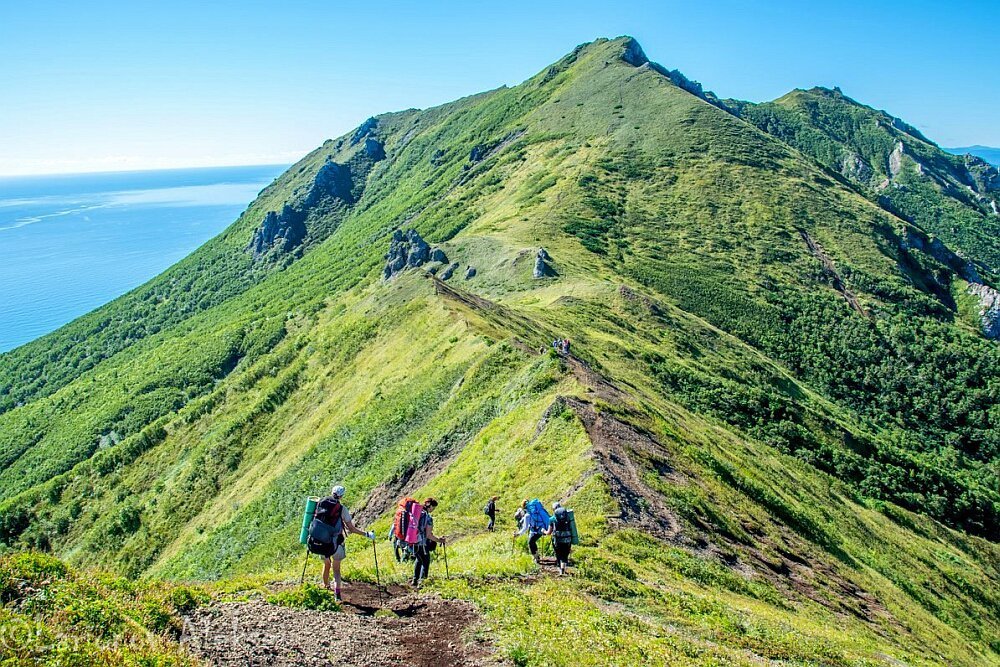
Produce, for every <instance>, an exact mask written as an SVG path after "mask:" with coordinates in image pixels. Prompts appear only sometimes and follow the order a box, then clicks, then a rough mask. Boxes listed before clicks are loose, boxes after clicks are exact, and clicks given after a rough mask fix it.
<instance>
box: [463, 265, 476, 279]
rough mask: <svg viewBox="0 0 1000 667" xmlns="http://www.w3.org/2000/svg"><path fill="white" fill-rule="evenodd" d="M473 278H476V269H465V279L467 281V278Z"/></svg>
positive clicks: (468, 267)
mask: <svg viewBox="0 0 1000 667" xmlns="http://www.w3.org/2000/svg"><path fill="white" fill-rule="evenodd" d="M475 277H476V267H474V266H467V267H465V279H466V280H468V279H469V278H475Z"/></svg>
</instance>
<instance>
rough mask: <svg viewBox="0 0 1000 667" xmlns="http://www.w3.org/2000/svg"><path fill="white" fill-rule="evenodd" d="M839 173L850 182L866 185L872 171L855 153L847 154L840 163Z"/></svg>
mask: <svg viewBox="0 0 1000 667" xmlns="http://www.w3.org/2000/svg"><path fill="white" fill-rule="evenodd" d="M840 173H842V174H843V175H844V176H846V177H847V178H849V179H850V180H852V181H858V182H860V183H868V181H870V180H871V178H872V175H873V174H874V171H873V170H872V168H871V167H870V166H869V165H868V163H867V162H865V161H864V159H863V158H862V157H861V156H860V155H858V154H857V153H848V154H847V155H845V156H844V159H843V160H841V163H840Z"/></svg>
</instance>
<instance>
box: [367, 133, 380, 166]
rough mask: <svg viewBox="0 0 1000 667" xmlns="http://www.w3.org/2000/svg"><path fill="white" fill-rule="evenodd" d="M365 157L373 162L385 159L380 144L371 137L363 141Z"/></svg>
mask: <svg viewBox="0 0 1000 667" xmlns="http://www.w3.org/2000/svg"><path fill="white" fill-rule="evenodd" d="M364 151H365V155H367V156H368V157H370V158H371V159H372V160H374V161H375V162H378V161H379V160H382V159H385V147H384V146H382V142H380V141H378V140H377V139H373V138H372V137H367V138H366V139H365V148H364Z"/></svg>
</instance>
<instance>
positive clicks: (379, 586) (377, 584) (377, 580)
mask: <svg viewBox="0 0 1000 667" xmlns="http://www.w3.org/2000/svg"><path fill="white" fill-rule="evenodd" d="M372 555H373V556H374V557H375V588H377V589H378V606H379V607H381V606H382V577H381V576H379V573H378V550H377V549H376V548H375V540H372Z"/></svg>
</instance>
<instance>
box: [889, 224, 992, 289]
mask: <svg viewBox="0 0 1000 667" xmlns="http://www.w3.org/2000/svg"><path fill="white" fill-rule="evenodd" d="M900 248H901V249H902V250H904V251H907V250H910V249H911V248H913V249H915V250H919V251H921V252H925V253H927V254H928V255H930V256H931V257H933V258H934V259H936V260H937V261H939V262H941V263H942V264H944V265H945V266H947V267H949V268H950V269H952V270H953V271H954V272H955V273H957V274H958V275H959V276H961V277H962V278H963V279H965V280H967V281H968V282H970V283H981V282H982V281H983V279H982V277H981V276H980V275H979V271H977V270H976V267H975V265H974V264H972V262H970V261H968V260H967V259H965V258H964V257H962V256H961V255H959V254H958V253H956V252H955V251H953V250H952V249H951V248H949V247H948V246H946V245H945V244H944V242H943V241H941V239H939V238H936V237H935V238H924V237H923V236H921V235H920V234H917V233H915V232H913V231H912V230H910V231H908V232H907V233H906V238H904V239H903V240H902V242H901V243H900Z"/></svg>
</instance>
